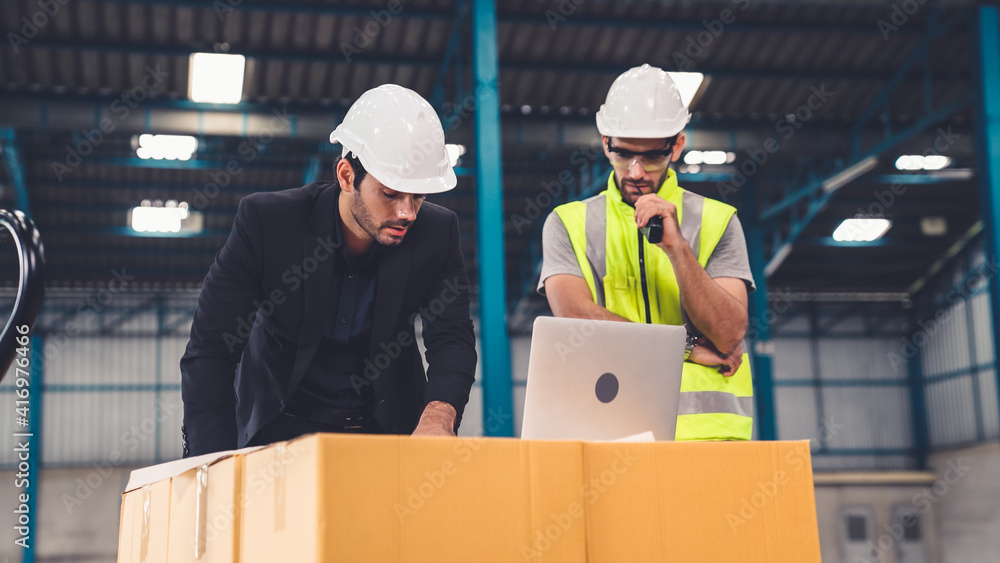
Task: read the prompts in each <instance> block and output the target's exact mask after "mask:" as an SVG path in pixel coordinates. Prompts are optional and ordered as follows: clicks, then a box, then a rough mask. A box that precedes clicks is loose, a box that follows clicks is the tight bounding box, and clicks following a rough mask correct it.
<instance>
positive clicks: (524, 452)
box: [119, 434, 820, 563]
mask: <svg viewBox="0 0 1000 563" xmlns="http://www.w3.org/2000/svg"><path fill="white" fill-rule="evenodd" d="M194 467H196V466H191V467H188V468H186V469H184V470H183V471H179V470H177V469H176V467H175V470H174V471H173V472H172V473H171V474H172V475H173V476H172V477H171V478H167V479H165V480H160V481H155V482H152V483H148V479H146V482H147V484H148V486H146V487H139V488H136V489H135V490H132V491H131V492H128V493H126V494H125V496H124V499H123V503H122V535H121V542H120V549H121V551H120V553H119V561H120V562H124V561H142V560H143V559H142V558H141V557H142V555H141V554H142V553H145V555H146V559H145V560H146V561H168V562H171V563H172V562H175V561H212V562H215V561H231V562H233V563H237V562H240V563H256V562H262V561H266V562H273V561H295V562H327V561H349V562H357V561H377V562H409V561H434V562H446V561H456V562H463V563H464V562H468V561H476V562H483V561H497V562H512V561H531V562H534V561H541V562H549V561H558V562H579V563H584V562H589V563H595V562H621V561H684V562H699V561H704V562H712V563H715V562H721V561H741V562H750V563H754V562H761V563H763V562H767V563H780V562H785V561H787V562H794V563H803V562H813V561H817V562H818V561H819V560H820V552H819V536H818V532H817V526H816V509H815V501H814V496H813V485H812V469H811V463H810V458H809V447H808V442H805V441H803V442H740V443H729V442H724V443H671V442H656V443H620V442H615V443H591V442H541V441H521V440H513V439H499V438H412V437H407V436H365V435H341V434H316V435H311V436H306V437H303V438H299V439H296V440H292V441H290V442H285V443H281V444H275V445H272V446H269V447H267V448H263V449H259V450H256V451H251V452H237V453H236V455H232V456H226V457H225V458H223V459H221V460H216V461H214V462H213V463H212V464H211V465H209V470H208V484H207V489H206V490H207V491H210V492H209V493H208V496H207V497H206V496H204V494H205V493H204V490H203V496H202V497H201V498H203V499H206V498H207V499H210V500H208V501H207V504H206V503H205V502H199V501H198V500H197V498H198V497H197V492H196V491H197V488H198V479H199V477H198V475H197V469H195V473H194V474H193V475H192V474H191V470H192V468H194ZM161 473H163V471H161ZM168 473H169V472H168ZM140 482H141V480H140ZM192 491H195V492H194V493H192ZM192 499H194V500H192ZM200 515H204V518H202V516H200ZM198 522H206V523H207V524H206V526H199V525H198V524H197V523H198ZM143 538H145V539H143ZM199 538H203V539H204V540H205V541H204V542H203V543H202V546H203V548H204V551H203V552H201V557H200V558H196V554H197V553H198V552H196V551H195V548H194V546H197V545H199V543H198V542H199V541H200V540H199ZM143 545H145V548H143V547H142V546H143ZM143 550H145V551H143Z"/></svg>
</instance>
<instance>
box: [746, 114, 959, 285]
mask: <svg viewBox="0 0 1000 563" xmlns="http://www.w3.org/2000/svg"><path fill="white" fill-rule="evenodd" d="M971 100H972V97H971V96H963V97H961V98H959V99H958V100H956V101H954V102H952V103H950V104H947V105H945V107H943V108H941V109H939V110H938V111H936V112H934V113H932V114H931V115H928V116H925V117H924V118H922V119H920V120H919V121H918V122H917V123H915V124H914V125H912V126H910V127H907V128H906V129H905V130H903V131H901V132H899V133H897V134H896V135H893V136H892V137H890V138H888V139H886V140H884V141H882V142H881V143H879V144H878V145H877V146H876V147H875V148H874V149H872V150H871V151H869V152H868V153H867V154H866V155H864V156H863V157H862V158H860V159H858V160H857V161H856V162H852V163H850V164H849V165H847V166H844V167H843V168H842V170H846V169H848V168H851V167H852V166H855V165H857V164H860V163H861V162H863V161H864V160H866V159H868V158H870V157H873V156H877V155H879V154H881V153H883V152H885V151H886V150H888V149H889V148H891V147H893V146H895V145H896V144H898V143H900V142H902V141H903V140H905V139H907V138H909V137H911V136H912V135H914V134H915V133H918V132H920V131H922V130H924V129H926V128H927V127H929V126H931V125H933V124H935V123H938V122H940V121H942V120H944V119H946V118H948V117H950V116H951V115H953V114H955V113H956V112H958V111H959V110H961V109H962V108H964V107H965V106H966V105H968V104H969V103H970V102H971ZM831 177H832V176H830V177H828V178H823V179H820V180H815V181H813V182H810V183H808V184H807V185H806V187H805V188H802V189H800V190H797V191H796V192H795V193H796V194H799V195H796V196H794V197H799V198H800V199H805V198H811V200H810V203H809V207H808V209H807V210H806V211H805V213H803V215H802V216H801V217H793V221H792V225H791V227H790V228H789V231H788V235H787V236H786V237H785V238H784V239H783V240H782V241H781V244H780V246H778V247H777V248H776V249H775V252H774V255H773V256H772V257H771V259H770V260H769V261H768V265H767V272H768V273H769V274H770V273H773V272H774V270H775V269H776V268H777V266H779V265H780V264H781V262H782V261H783V260H784V258H785V257H786V256H787V253H788V252H790V251H791V247H792V244H794V243H795V240H796V239H797V238H798V237H799V235H801V234H802V232H803V231H805V229H806V227H807V226H809V223H810V222H811V221H812V220H813V218H815V217H816V215H818V214H819V212H820V211H822V210H823V208H824V207H826V204H827V203H829V201H830V199H832V198H833V196H834V194H836V193H837V190H836V189H831V190H827V191H824V192H823V193H822V194H819V195H814V194H816V192H817V191H818V190H820V189H821V188H822V186H823V183H824V182H825V181H827V180H828V179H829V178H831ZM787 201H788V200H785V201H783V202H782V203H780V204H775V205H774V206H772V207H771V208H770V209H768V210H766V211H764V212H763V213H762V218H765V217H767V218H772V219H773V218H774V217H775V216H777V214H778V213H780V212H782V211H783V210H784V209H776V208H777V207H779V205H781V206H784V207H791V206H790V205H785V204H786V203H787Z"/></svg>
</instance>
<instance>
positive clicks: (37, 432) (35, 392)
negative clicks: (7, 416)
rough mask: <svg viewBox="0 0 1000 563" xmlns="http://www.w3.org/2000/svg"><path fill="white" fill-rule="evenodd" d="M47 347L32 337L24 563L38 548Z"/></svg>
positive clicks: (29, 561) (31, 560)
mask: <svg viewBox="0 0 1000 563" xmlns="http://www.w3.org/2000/svg"><path fill="white" fill-rule="evenodd" d="M44 346H45V338H44V337H42V336H33V337H32V338H31V355H30V357H31V363H30V365H29V370H30V373H31V375H30V380H31V383H30V387H29V389H30V393H31V394H30V395H29V396H28V400H29V401H30V403H29V406H28V408H29V409H31V410H30V411H29V412H28V433H29V434H31V437H30V438H29V440H30V441H31V442H30V445H29V448H30V457H29V458H28V473H29V480H28V486H27V487H26V490H25V493H26V494H27V495H28V502H27V504H28V516H29V517H30V520H29V522H28V537H29V538H31V539H30V540H29V542H28V547H27V548H26V549H25V550H24V552H23V553H22V558H21V563H35V546H36V545H37V544H38V533H37V532H38V526H36V523H37V522H38V516H39V514H38V506H39V502H38V495H39V494H40V493H39V492H38V481H39V480H40V479H41V477H42V474H41V466H42V464H41V461H42V460H41V457H42V387H43V386H44V379H45V378H44V374H45V364H44V363H43V356H42V351H43V347H44Z"/></svg>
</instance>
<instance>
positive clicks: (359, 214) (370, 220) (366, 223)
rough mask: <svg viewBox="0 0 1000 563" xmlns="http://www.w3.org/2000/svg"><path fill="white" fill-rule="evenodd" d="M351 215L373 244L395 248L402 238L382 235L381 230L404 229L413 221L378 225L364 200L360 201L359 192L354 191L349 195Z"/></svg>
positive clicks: (389, 222) (387, 222)
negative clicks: (371, 239)
mask: <svg viewBox="0 0 1000 563" xmlns="http://www.w3.org/2000/svg"><path fill="white" fill-rule="evenodd" d="M351 215H353V216H354V221H355V222H357V224H358V225H359V226H360V227H361V229H362V230H363V231H364V232H366V233H368V236H370V237H372V238H373V239H375V242H377V243H379V244H381V245H383V246H396V245H397V244H399V243H401V242H403V239H402V238H395V237H392V236H389V235H386V234H383V231H382V229H383V228H385V227H399V228H406V227H409V226H410V225H412V224H413V221H405V220H402V219H400V220H397V221H386V222H385V223H382V224H381V225H378V224H377V223H376V221H375V218H374V217H372V214H371V212H370V211H369V210H368V206H367V205H366V204H365V202H364V200H362V199H361V191H360V190H355V191H354V193H353V194H352V195H351Z"/></svg>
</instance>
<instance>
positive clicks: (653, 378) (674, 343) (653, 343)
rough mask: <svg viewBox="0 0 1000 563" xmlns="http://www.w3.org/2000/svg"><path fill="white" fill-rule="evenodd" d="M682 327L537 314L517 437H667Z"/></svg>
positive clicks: (673, 416)
mask: <svg viewBox="0 0 1000 563" xmlns="http://www.w3.org/2000/svg"><path fill="white" fill-rule="evenodd" d="M685 337H686V331H685V329H684V327H682V326H671V325H652V324H641V323H627V322H616V321H596V320H587V319H567V318H555V317H538V318H537V319H535V324H534V329H533V333H532V338H531V353H530V357H529V360H528V383H527V388H526V389H525V398H524V418H523V421H522V424H521V438H523V439H527V440H617V439H620V438H625V437H627V436H632V435H635V434H640V433H643V432H650V431H651V432H652V433H653V436H654V437H655V439H656V440H661V441H672V440H673V439H674V431H675V429H676V426H677V406H678V401H679V398H680V386H681V371H682V366H683V362H684V340H685Z"/></svg>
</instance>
